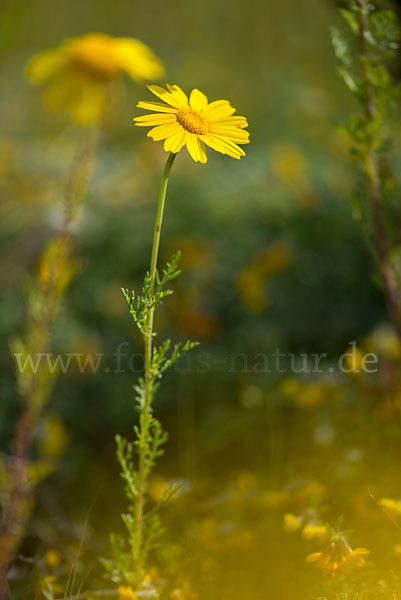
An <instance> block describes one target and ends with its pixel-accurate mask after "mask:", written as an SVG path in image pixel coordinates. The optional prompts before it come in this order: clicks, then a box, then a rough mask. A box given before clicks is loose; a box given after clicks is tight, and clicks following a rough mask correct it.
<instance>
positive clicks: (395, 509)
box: [379, 498, 401, 518]
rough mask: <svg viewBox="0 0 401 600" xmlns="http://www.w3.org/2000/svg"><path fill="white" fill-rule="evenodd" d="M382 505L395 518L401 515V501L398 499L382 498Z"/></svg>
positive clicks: (380, 502)
mask: <svg viewBox="0 0 401 600" xmlns="http://www.w3.org/2000/svg"><path fill="white" fill-rule="evenodd" d="M379 504H380V506H381V507H382V508H383V509H384V510H385V511H387V512H388V513H390V515H391V516H392V517H393V518H399V517H401V502H399V501H398V500H392V499H391V498H381V499H380V500H379Z"/></svg>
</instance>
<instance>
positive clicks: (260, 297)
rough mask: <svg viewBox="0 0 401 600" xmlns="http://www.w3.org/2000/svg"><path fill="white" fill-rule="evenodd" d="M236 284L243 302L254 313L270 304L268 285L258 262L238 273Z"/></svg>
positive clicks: (261, 310) (259, 311) (258, 312)
mask: <svg viewBox="0 0 401 600" xmlns="http://www.w3.org/2000/svg"><path fill="white" fill-rule="evenodd" d="M235 285H236V288H237V291H238V294H239V296H240V299H241V302H242V304H243V305H244V307H245V308H246V310H247V311H248V312H250V313H252V314H260V313H262V312H263V311H264V310H265V309H266V308H267V306H268V295H267V289H266V288H267V285H266V280H265V276H264V273H263V270H262V269H261V268H260V265H258V264H251V265H248V266H246V267H244V268H243V269H242V270H241V271H240V272H239V273H238V275H237V278H236V281H235Z"/></svg>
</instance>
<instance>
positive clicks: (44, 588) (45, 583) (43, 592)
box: [39, 575, 64, 598]
mask: <svg viewBox="0 0 401 600" xmlns="http://www.w3.org/2000/svg"><path fill="white" fill-rule="evenodd" d="M63 592H64V590H63V586H62V585H60V584H59V583H58V580H57V577H56V576H55V575H47V576H46V577H43V579H41V581H40V584H39V593H40V597H41V598H54V597H55V596H56V595H58V594H63Z"/></svg>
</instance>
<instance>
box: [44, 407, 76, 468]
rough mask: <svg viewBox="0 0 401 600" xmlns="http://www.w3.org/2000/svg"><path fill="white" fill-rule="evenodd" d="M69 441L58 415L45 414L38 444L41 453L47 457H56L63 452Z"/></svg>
mask: <svg viewBox="0 0 401 600" xmlns="http://www.w3.org/2000/svg"><path fill="white" fill-rule="evenodd" d="M69 441H70V437H69V435H68V431H67V429H66V427H65V426H64V424H63V422H62V420H61V419H60V418H59V416H58V415H57V414H55V413H50V414H48V415H46V416H45V418H44V421H43V434H42V438H41V441H40V445H39V448H40V452H41V454H43V455H44V456H47V457H49V458H57V457H58V456H61V455H62V454H64V451H65V449H66V448H67V446H68V443H69Z"/></svg>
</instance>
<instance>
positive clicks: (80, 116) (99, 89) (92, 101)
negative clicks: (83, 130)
mask: <svg viewBox="0 0 401 600" xmlns="http://www.w3.org/2000/svg"><path fill="white" fill-rule="evenodd" d="M83 91H84V93H83V95H82V97H81V98H79V100H78V101H77V102H76V104H75V106H74V108H73V109H72V110H71V117H72V119H73V120H74V121H75V122H76V123H79V124H81V125H89V123H94V122H95V121H99V119H101V118H102V116H103V114H104V111H105V109H106V88H105V86H104V85H103V84H102V83H101V82H95V81H94V82H92V83H91V84H89V83H88V84H87V85H85V87H84V88H83Z"/></svg>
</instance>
